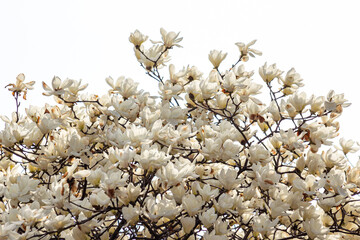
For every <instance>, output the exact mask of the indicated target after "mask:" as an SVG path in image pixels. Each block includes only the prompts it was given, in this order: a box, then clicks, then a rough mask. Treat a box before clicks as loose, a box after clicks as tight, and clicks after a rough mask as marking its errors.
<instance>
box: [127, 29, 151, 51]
mask: <svg viewBox="0 0 360 240" xmlns="http://www.w3.org/2000/svg"><path fill="white" fill-rule="evenodd" d="M147 39H148V36H146V35H143V34H142V33H141V32H140V31H139V30H137V29H136V30H135V32H133V33H131V34H130V37H129V41H130V42H131V43H132V44H134V46H135V48H139V47H140V46H141V44H142V43H143V42H145V41H146V40H147Z"/></svg>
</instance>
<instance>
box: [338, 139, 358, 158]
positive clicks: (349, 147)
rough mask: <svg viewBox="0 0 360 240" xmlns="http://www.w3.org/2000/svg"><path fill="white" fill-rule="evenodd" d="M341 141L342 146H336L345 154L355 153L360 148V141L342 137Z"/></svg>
mask: <svg viewBox="0 0 360 240" xmlns="http://www.w3.org/2000/svg"><path fill="white" fill-rule="evenodd" d="M339 142H340V147H338V146H335V148H336V149H338V150H341V151H343V153H344V154H345V155H346V154H348V153H355V152H357V151H359V149H360V145H359V143H358V142H356V143H355V141H353V140H345V138H340V140H339ZM355 145H357V146H355Z"/></svg>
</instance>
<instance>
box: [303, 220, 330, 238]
mask: <svg viewBox="0 0 360 240" xmlns="http://www.w3.org/2000/svg"><path fill="white" fill-rule="evenodd" d="M304 228H305V231H306V233H307V234H308V235H309V237H310V238H312V239H315V238H322V237H324V235H325V234H327V233H328V232H329V229H327V228H325V227H324V226H323V224H322V222H321V220H320V219H314V218H311V219H309V220H307V221H305V222H304Z"/></svg>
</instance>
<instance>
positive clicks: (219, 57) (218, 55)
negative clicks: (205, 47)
mask: <svg viewBox="0 0 360 240" xmlns="http://www.w3.org/2000/svg"><path fill="white" fill-rule="evenodd" d="M226 55H227V53H222V52H221V51H218V50H212V51H211V52H210V53H209V60H210V62H211V64H212V65H213V66H214V68H218V67H219V65H220V63H221V62H222V61H224V59H225V58H226Z"/></svg>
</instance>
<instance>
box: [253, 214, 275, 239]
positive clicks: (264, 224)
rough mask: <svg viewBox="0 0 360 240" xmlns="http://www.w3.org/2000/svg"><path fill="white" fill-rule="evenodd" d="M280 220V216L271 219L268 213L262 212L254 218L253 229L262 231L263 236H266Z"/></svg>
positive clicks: (258, 231)
mask: <svg viewBox="0 0 360 240" xmlns="http://www.w3.org/2000/svg"><path fill="white" fill-rule="evenodd" d="M278 222H279V219H278V218H276V219H275V220H270V218H269V216H268V215H267V214H265V213H262V214H260V215H259V216H255V217H254V218H253V229H254V231H255V232H257V233H260V234H261V235H262V236H263V237H266V236H267V235H268V234H269V233H270V232H271V231H272V230H273V229H274V227H275V226H276V224H277V223H278Z"/></svg>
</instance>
